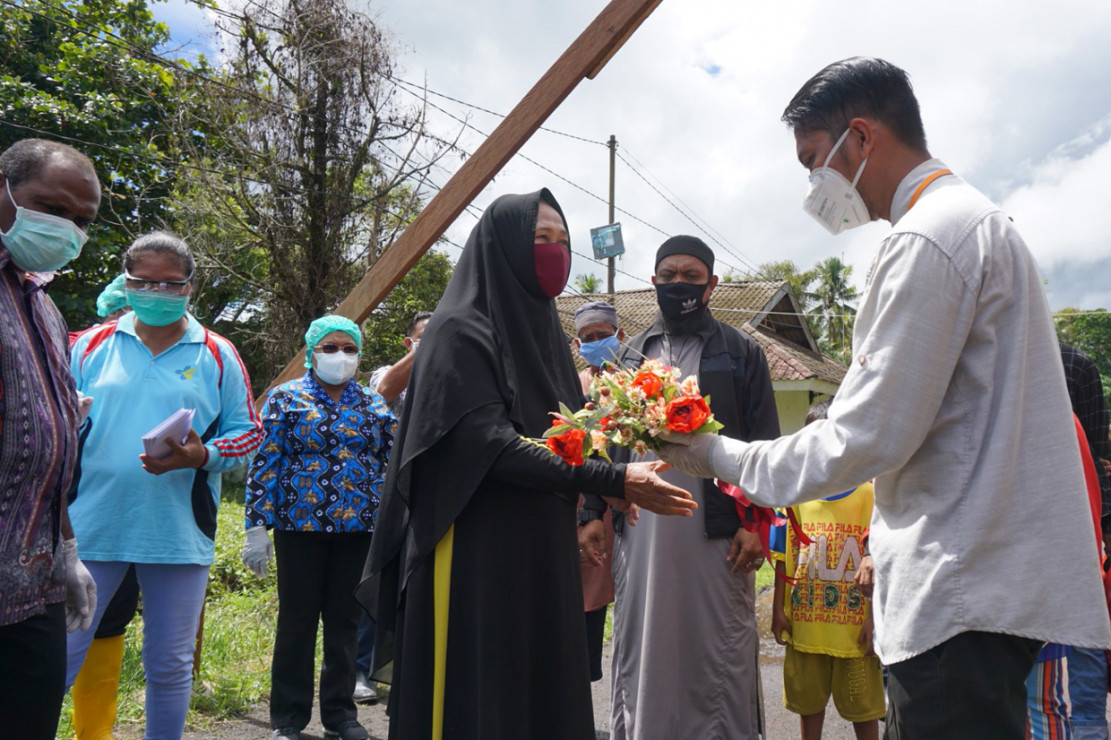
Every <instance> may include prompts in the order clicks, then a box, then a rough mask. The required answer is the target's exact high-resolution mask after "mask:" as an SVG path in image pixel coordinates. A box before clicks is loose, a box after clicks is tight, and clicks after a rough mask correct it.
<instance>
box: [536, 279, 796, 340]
mask: <svg viewBox="0 0 1111 740" xmlns="http://www.w3.org/2000/svg"><path fill="white" fill-rule="evenodd" d="M784 285H785V283H784V282H783V281H766V282H751V283H719V284H718V286H717V287H716V288H714V293H713V295H711V296H710V310H711V311H712V312H713V314H714V318H716V319H718V320H719V321H723V322H725V323H726V324H730V325H732V326H741V325H742V324H744V323H745V322H746V321H751V320H752V319H753V318H754V317H755V316H757V315H758V314H759V313H760V312H761V311H763V310H765V309H767V307H768V304H769V303H770V302H771V301H772V299H773V298H775V296H776V294H777V293H779V291H780V288H781V287H783V286H784ZM614 299H615V300H614V304H613V305H614V306H615V307H616V308H617V320H618V321H620V322H621V328H623V329H624V330H625V333H626V334H628V335H630V336H632V335H633V334H639V333H640V332H642V331H644V330H645V329H647V328H648V327H650V326H651V325H652V320H653V319H654V318H655V316H656V289H655V288H640V289H637V290H619V291H617V293H615V294H614ZM589 301H607V302H608V301H609V294H608V293H584V294H582V295H575V296H560V297H559V298H556V310H557V311H559V318H560V320H561V321H562V322H563V330H564V331H565V332H567V335H568V336H572V337H573V336H575V309H576V308H578V307H579V306H581V305H582V304H584V303H587V302H589Z"/></svg>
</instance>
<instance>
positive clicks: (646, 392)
mask: <svg viewBox="0 0 1111 740" xmlns="http://www.w3.org/2000/svg"><path fill="white" fill-rule="evenodd" d="M607 368H608V369H606V370H604V371H602V372H601V373H599V374H598V375H596V376H595V377H594V380H593V381H592V382H591V385H590V401H589V402H588V403H587V404H586V406H585V408H583V409H581V410H579V411H571V410H570V409H569V408H567V407H566V406H564V405H563V404H560V409H559V411H558V412H556V411H553V412H552V417H553V421H552V427H551V429H549V430H548V431H546V432H545V433H544V438H545V441H546V446H547V448H548V449H549V450H551V451H552V452H553V453H554V454H556V455H559V456H560V457H562V458H563V459H564V460H566V461H567V462H568V463H569V464H571V465H582V463H583V460H585V459H586V458H587V457H589V456H590V455H594V454H597V455H599V456H601V457H604V458H605V459H606V460H609V455H607V454H606V446H607V445H610V444H615V445H619V446H621V447H632V448H633V449H634V450H635V451H636V452H637V453H638V454H641V455H643V454H644V453H646V452H647V451H648V450H658V449H659V448H660V445H661V444H662V443H663V442H664V440H663V439H661V435H663V434H665V433H666V432H676V433H681V434H691V433H695V434H716V433H717V431H718V430H719V429H721V424H720V423H718V422H716V421H714V415H713V414H712V413H711V412H710V405H709V400H710V399H709V398H703V397H702V394H701V393H700V392H699V390H698V380H697V378H695V377H694V376H693V375H692V376H690V377H688V378H686V379H685V380H682V381H680V380H679V371H678V370H677V369H676V368H672V367H668V366H667V365H664V364H663V363H661V362H660V361H659V360H645V362H644V364H643V365H641V366H640V367H639V368H621V369H619V368H616V367H615V366H614V365H608V366H607Z"/></svg>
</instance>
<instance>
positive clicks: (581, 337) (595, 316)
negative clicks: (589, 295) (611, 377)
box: [573, 301, 625, 393]
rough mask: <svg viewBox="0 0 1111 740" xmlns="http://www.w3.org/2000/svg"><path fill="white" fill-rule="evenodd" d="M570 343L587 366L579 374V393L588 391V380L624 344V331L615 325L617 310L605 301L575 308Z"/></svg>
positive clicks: (591, 378)
mask: <svg viewBox="0 0 1111 740" xmlns="http://www.w3.org/2000/svg"><path fill="white" fill-rule="evenodd" d="M575 334H576V335H577V336H576V338H575V340H574V342H573V344H574V345H575V348H576V349H577V350H578V351H579V356H580V357H582V358H583V360H585V361H586V364H587V365H588V367H587V368H586V369H585V370H583V371H582V372H581V373H579V380H580V381H582V387H583V393H587V392H589V391H590V381H591V380H593V379H594V376H595V375H597V374H598V373H599V372H601V370H602V365H603V364H605V363H607V362H613V361H614V360H615V359H616V357H617V355H618V353H619V352H620V349H621V342H623V341H625V330H624V329H622V328H621V327H620V326H618V325H617V309H615V308H614V307H613V306H611V305H610V304H608V303H606V302H605V301H591V302H589V303H584V304H583V305H581V306H579V307H578V308H577V309H575Z"/></svg>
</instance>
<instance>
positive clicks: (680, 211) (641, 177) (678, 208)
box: [616, 151, 756, 270]
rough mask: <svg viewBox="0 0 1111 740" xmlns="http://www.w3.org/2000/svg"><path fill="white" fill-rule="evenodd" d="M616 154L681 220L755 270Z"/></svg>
mask: <svg viewBox="0 0 1111 740" xmlns="http://www.w3.org/2000/svg"><path fill="white" fill-rule="evenodd" d="M616 154H617V158H618V159H620V160H621V161H622V162H624V163H625V166H626V167H628V168H629V169H630V170H632V171H633V174H635V175H636V176H637V177H639V178H640V179H641V180H643V181H644V184H645V185H647V186H648V187H650V188H651V189H652V190H653V191H655V193H656V195H658V196H660V197H661V198H663V200H664V202H665V203H667V204H668V205H669V206H671V207H672V208H674V209H675V210H676V211H678V212H679V214H680V215H681V216H682V217H683V218H685V219H687V220H688V221H690V222H691V224H693V225H694V227H695V228H697V229H698V230H699V231H701V232H702V233H703V234H705V235H706V236H708V237H710V239H711V241H713V242H714V243H715V244H717V245H718V246H720V247H721V248H722V249H724V250H725V251H727V252H729V254H731V255H733V256H734V257H736V258H737V259H738V260H740V261H741V262H743V263H745V264H746V265H748V266H749V268H751V269H752V270H755V269H756V266H755V265H753V264H752V263H751V262H749V261H748V260H747V259H745V257H744V256H743V255H741V254H740V252H738V251H737V250H735V249H733V248H732V247H731V246H726V244H725V243H724V242H722V241H721V240H719V239H718V238H717V237H716V236H714V235H713V234H711V233H710V232H709V231H707V230H706V229H705V228H704V227H703V226H702V225H701V224H700V223H698V222H697V221H695V220H694V219H693V218H691V216H690V215H689V214H688V213H687V212H686V211H684V210H683V209H682V208H680V207H679V206H678V205H676V204H675V202H674V201H672V200H671V198H669V197H667V196H666V195H664V193H663V192H662V191H661V190H660V189H659V188H657V187H656V186H655V185H654V184H652V183H651V182H650V181H649V180H648V178H647V177H645V176H644V175H642V174H641V173H640V171H639V170H637V168H636V167H633V165H632V163H631V162H629V160H627V159H625V157H624V156H622V154H621V152H620V151H618V152H616ZM676 200H677V199H676ZM726 266H728V267H733V268H734V269H738V268H737V267H736V265H729V264H728V263H726Z"/></svg>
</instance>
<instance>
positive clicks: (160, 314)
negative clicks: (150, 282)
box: [125, 288, 189, 326]
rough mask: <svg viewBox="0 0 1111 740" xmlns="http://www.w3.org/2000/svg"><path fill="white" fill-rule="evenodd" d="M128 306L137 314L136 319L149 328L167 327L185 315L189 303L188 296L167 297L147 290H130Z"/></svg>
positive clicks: (127, 291) (128, 291)
mask: <svg viewBox="0 0 1111 740" xmlns="http://www.w3.org/2000/svg"><path fill="white" fill-rule="evenodd" d="M125 292H126V293H127V305H129V306H131V310H132V311H134V312H135V318H137V319H139V321H142V322H143V323H144V324H146V325H147V326H167V325H169V324H172V323H174V322H175V321H177V320H178V319H180V318H181V317H182V316H184V315H185V307H186V305H188V303H189V296H187V295H167V294H166V293H154V292H151V291H146V290H131V289H130V288H128V289H127V290H126V291H125Z"/></svg>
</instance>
